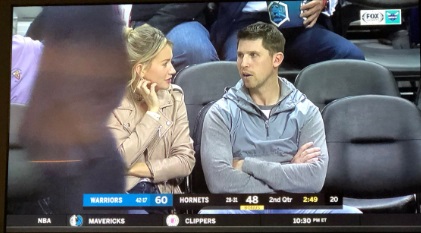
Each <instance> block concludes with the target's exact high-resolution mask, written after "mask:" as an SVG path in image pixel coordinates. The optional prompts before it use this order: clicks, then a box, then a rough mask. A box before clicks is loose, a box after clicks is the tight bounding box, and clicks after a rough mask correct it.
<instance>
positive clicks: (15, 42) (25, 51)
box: [10, 35, 44, 105]
mask: <svg viewBox="0 0 421 233" xmlns="http://www.w3.org/2000/svg"><path fill="white" fill-rule="evenodd" d="M43 47H44V45H43V44H42V43H41V42H40V41H38V40H33V39H31V38H30V37H24V36H21V35H13V37H12V69H11V74H10V103H16V104H24V105H26V104H27V103H28V102H29V98H30V96H31V91H32V86H33V84H34V82H35V77H36V75H37V72H38V65H39V62H40V59H41V54H42V50H43Z"/></svg>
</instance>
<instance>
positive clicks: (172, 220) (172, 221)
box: [166, 214, 180, 227]
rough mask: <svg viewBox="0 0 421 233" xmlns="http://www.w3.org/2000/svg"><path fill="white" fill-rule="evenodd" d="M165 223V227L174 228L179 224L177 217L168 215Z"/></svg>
mask: <svg viewBox="0 0 421 233" xmlns="http://www.w3.org/2000/svg"><path fill="white" fill-rule="evenodd" d="M166 222H167V226H170V227H175V226H178V223H180V219H179V218H178V216H177V215H175V214H170V215H168V216H167V219H166Z"/></svg>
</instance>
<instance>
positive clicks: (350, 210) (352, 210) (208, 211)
mask: <svg viewBox="0 0 421 233" xmlns="http://www.w3.org/2000/svg"><path fill="white" fill-rule="evenodd" d="M199 214H362V211H361V210H359V209H357V208H355V207H351V206H346V205H344V206H342V209H268V210H239V209H201V210H200V211H199Z"/></svg>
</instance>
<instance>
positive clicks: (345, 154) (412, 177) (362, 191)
mask: <svg viewBox="0 0 421 233" xmlns="http://www.w3.org/2000/svg"><path fill="white" fill-rule="evenodd" d="M403 116H404V117H403ZM322 117H323V120H324V122H325V130H326V142H327V147H328V152H329V165H328V171H327V177H326V181H325V186H324V190H325V191H333V192H339V193H343V195H344V196H345V197H351V198H386V197H397V196H403V195H409V194H415V193H417V192H418V193H419V192H421V185H420V184H421V169H420V168H421V115H420V112H419V110H418V109H417V108H416V106H415V105H414V104H413V103H412V102H410V101H408V100H406V99H403V98H400V97H393V96H380V95H363V96H353V97H347V98H342V99H338V100H336V101H334V102H332V103H330V104H328V105H327V106H326V107H325V108H324V109H323V111H322Z"/></svg>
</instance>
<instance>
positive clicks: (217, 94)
mask: <svg viewBox="0 0 421 233" xmlns="http://www.w3.org/2000/svg"><path fill="white" fill-rule="evenodd" d="M239 80H240V75H239V73H238V70H237V65H236V62H233V61H213V62H207V63H201V64H197V65H192V66H187V67H186V68H184V69H182V70H180V71H179V72H178V73H177V74H176V76H175V77H174V80H173V83H174V84H176V85H178V86H180V87H181V88H182V89H183V91H184V101H185V103H186V108H187V117H188V119H189V127H190V136H191V137H192V138H193V141H194V148H195V152H196V153H195V157H196V165H195V167H194V169H193V172H192V174H191V175H190V176H189V177H188V178H187V179H186V180H185V185H184V186H185V190H184V191H185V192H187V193H191V192H194V193H199V192H204V191H206V190H207V187H206V181H205V179H204V176H203V171H202V166H201V160H200V145H198V142H199V140H200V139H197V138H195V136H194V131H195V128H196V123H197V120H196V118H197V116H198V114H199V111H200V110H201V109H202V108H203V107H204V106H206V105H207V104H208V103H210V102H212V101H215V100H218V99H219V98H221V97H222V95H223V94H224V91H225V89H226V88H227V87H232V86H234V85H235V84H236V83H237V82H238V81H239ZM200 132H201V130H200Z"/></svg>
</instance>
